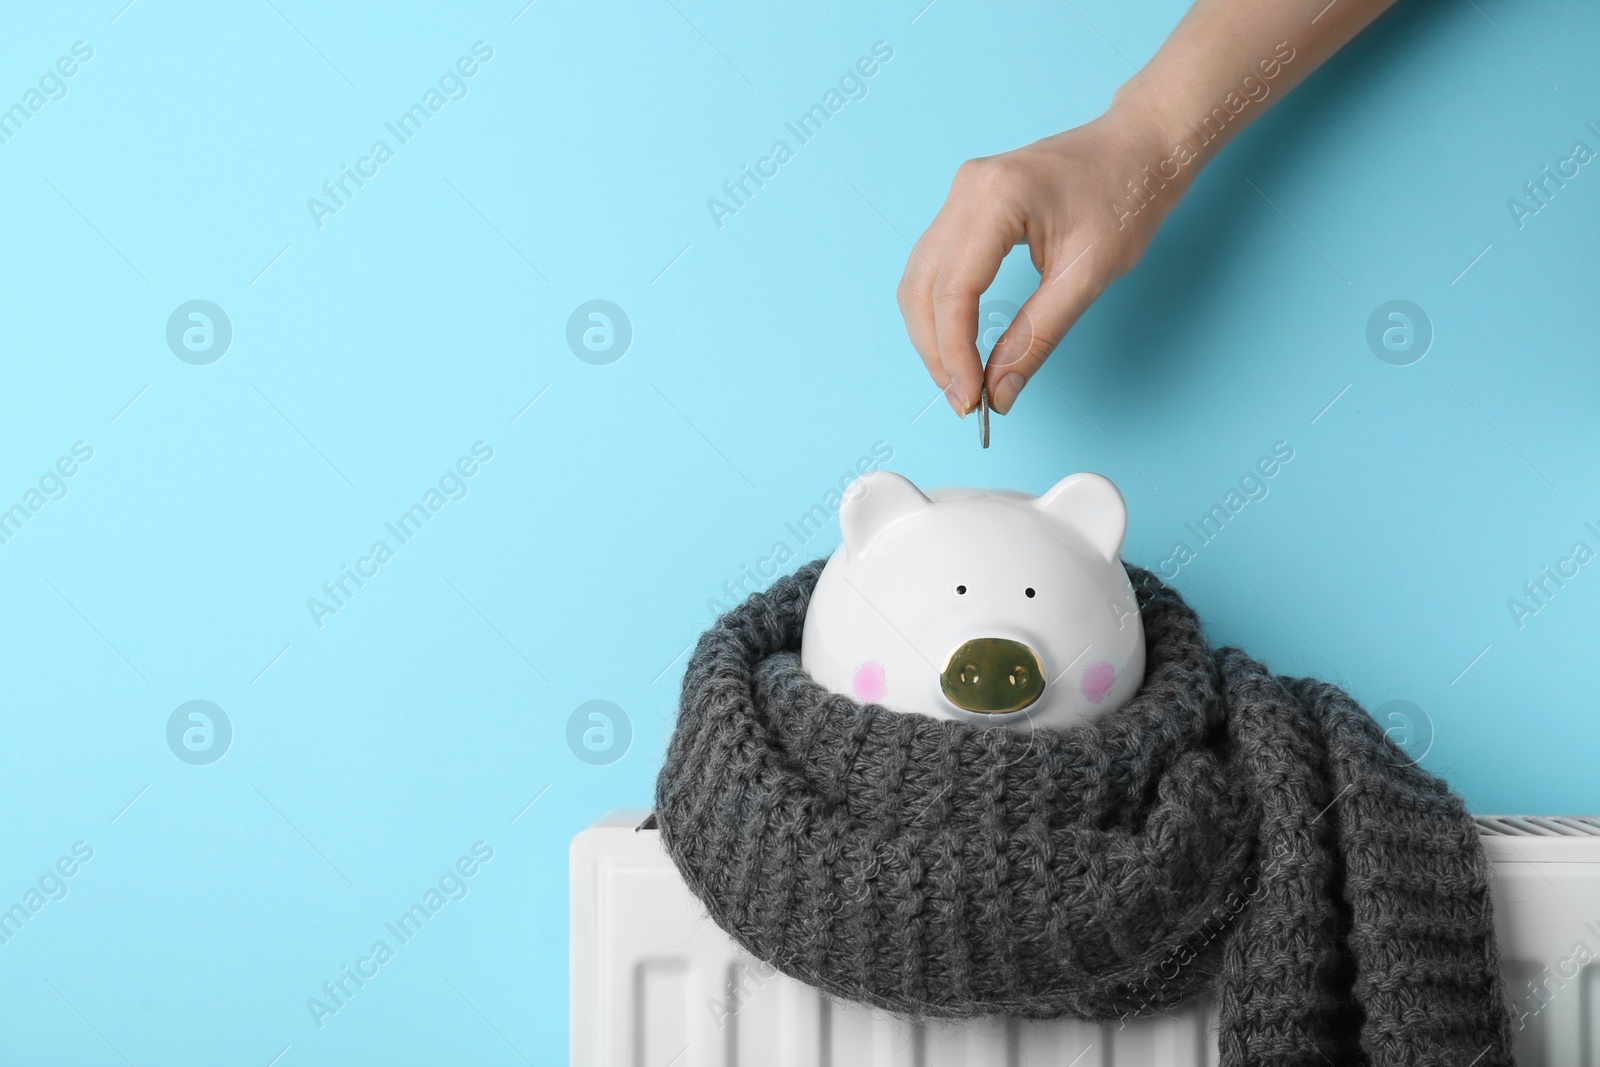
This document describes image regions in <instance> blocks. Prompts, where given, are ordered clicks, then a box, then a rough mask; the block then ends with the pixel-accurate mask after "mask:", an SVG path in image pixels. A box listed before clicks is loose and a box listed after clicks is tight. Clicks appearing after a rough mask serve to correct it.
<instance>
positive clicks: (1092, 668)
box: [1078, 660, 1117, 704]
mask: <svg viewBox="0 0 1600 1067" xmlns="http://www.w3.org/2000/svg"><path fill="white" fill-rule="evenodd" d="M1116 684H1117V669H1116V668H1115V667H1113V666H1112V665H1111V664H1109V663H1107V662H1106V661H1105V660H1097V661H1096V662H1094V663H1091V664H1089V666H1087V667H1085V668H1084V669H1083V680H1082V681H1081V682H1079V683H1078V688H1080V689H1082V690H1083V695H1084V699H1086V700H1088V701H1089V703H1091V704H1098V703H1100V702H1101V701H1102V700H1104V699H1105V698H1106V694H1107V693H1109V692H1111V687H1112V686H1114V685H1116Z"/></svg>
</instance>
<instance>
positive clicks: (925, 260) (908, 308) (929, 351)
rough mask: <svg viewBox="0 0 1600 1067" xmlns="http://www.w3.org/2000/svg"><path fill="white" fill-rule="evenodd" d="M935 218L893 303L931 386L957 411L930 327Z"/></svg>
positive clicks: (915, 250) (935, 271)
mask: <svg viewBox="0 0 1600 1067" xmlns="http://www.w3.org/2000/svg"><path fill="white" fill-rule="evenodd" d="M937 225H938V219H935V220H934V223H933V225H930V226H929V227H928V231H927V232H926V233H924V234H923V235H922V237H921V239H919V240H918V241H917V243H916V245H915V246H913V247H912V249H911V256H910V258H909V259H907V260H906V269H905V272H904V273H903V274H902V275H901V276H900V286H899V288H898V289H896V290H895V300H896V302H897V303H898V304H899V305H900V317H901V318H903V319H904V320H905V324H906V334H907V336H909V337H910V338H911V347H912V348H914V349H916V351H917V355H918V356H920V357H921V358H922V365H923V366H924V367H926V368H927V371H928V376H929V377H930V378H932V379H933V384H934V385H937V386H938V387H939V388H940V389H942V390H945V397H946V399H948V400H949V401H950V406H951V407H952V408H955V409H956V411H957V412H960V411H961V409H960V408H959V407H958V406H957V405H958V401H957V400H956V398H955V396H954V395H953V394H952V393H950V392H949V385H950V376H949V375H948V374H946V373H945V372H944V361H943V360H941V359H940V358H939V344H938V341H937V333H936V331H935V330H934V325H933V285H934V282H935V281H936V280H937V278H938V276H939V275H938V268H937V266H936V264H935V262H934V260H933V258H932V256H931V255H930V254H929V249H930V248H931V247H933V246H935V245H937V243H938V234H937V231H936V226H937Z"/></svg>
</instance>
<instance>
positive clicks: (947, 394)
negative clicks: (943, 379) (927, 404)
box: [944, 382, 967, 419]
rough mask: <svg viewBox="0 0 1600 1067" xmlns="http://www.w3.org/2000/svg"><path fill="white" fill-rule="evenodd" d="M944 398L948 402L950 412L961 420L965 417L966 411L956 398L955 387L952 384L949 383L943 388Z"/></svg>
mask: <svg viewBox="0 0 1600 1067" xmlns="http://www.w3.org/2000/svg"><path fill="white" fill-rule="evenodd" d="M944 398H945V399H946V400H948V401H950V410H951V411H954V412H955V413H956V414H957V415H959V416H961V417H962V418H963V419H964V418H966V417H967V409H966V408H964V407H963V406H962V405H961V400H960V399H959V398H958V397H957V396H956V385H955V383H954V382H951V383H950V384H949V385H947V386H945V390H944Z"/></svg>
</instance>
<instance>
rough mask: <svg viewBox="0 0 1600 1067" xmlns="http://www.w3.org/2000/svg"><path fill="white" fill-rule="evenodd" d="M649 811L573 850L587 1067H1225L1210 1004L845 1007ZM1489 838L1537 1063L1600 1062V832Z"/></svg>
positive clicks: (1486, 830)
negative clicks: (766, 949) (1009, 1012)
mask: <svg viewBox="0 0 1600 1067" xmlns="http://www.w3.org/2000/svg"><path fill="white" fill-rule="evenodd" d="M647 815H648V813H647V812H642V811H630V812H615V813H613V814H611V815H608V816H607V817H606V818H605V819H603V820H601V821H600V822H599V823H597V824H596V825H595V826H593V827H590V828H589V829H588V830H585V831H584V832H583V833H581V834H579V835H578V836H577V837H576V838H575V839H574V840H573V843H572V851H571V894H572V896H571V911H572V936H571V969H572V980H571V997H572V1004H571V1049H572V1058H571V1063H572V1067H1216V1064H1217V1049H1216V1040H1215V1027H1216V1014H1215V1008H1214V1006H1213V1005H1212V1004H1210V1003H1209V1002H1208V1001H1207V1000H1206V999H1204V998H1202V999H1200V1000H1196V1001H1193V1002H1191V1003H1189V1004H1187V1005H1185V1006H1184V1007H1183V1008H1181V1009H1179V1010H1177V1011H1175V1012H1173V1013H1172V1014H1171V1015H1170V1016H1163V1017H1158V1018H1151V1019H1138V1020H1129V1021H1128V1022H1127V1023H1126V1024H1124V1025H1121V1026H1117V1025H1111V1026H1096V1025H1092V1024H1087V1023H1078V1022H1072V1021H1066V1020H1056V1021H1050V1022H1034V1021H1026V1020H1017V1019H985V1020H981V1021H977V1022H968V1023H961V1024H958V1023H935V1024H928V1025H918V1024H915V1023H911V1022H908V1021H907V1020H904V1019H901V1018H898V1017H895V1016H893V1015H890V1014H888V1013H886V1012H881V1011H874V1010H871V1009H867V1008H862V1007H860V1006H856V1005H850V1004H844V1003H840V1002H837V1001H834V1000H832V999H830V998H828V997H826V996H824V995H822V994H821V993H819V992H817V991H816V990H815V989H812V988H811V987H809V986H806V985H804V984H803V983H800V982H796V981H794V980H792V979H790V978H787V977H785V976H783V975H781V974H778V973H777V972H776V971H774V970H772V969H771V968H768V967H767V966H766V965H765V964H763V963H761V962H760V961H757V960H752V959H751V958H749V957H748V956H747V955H745V954H744V953H743V952H742V951H740V950H739V949H738V948H737V947H736V946H735V945H734V944H733V942H732V941H730V940H729V939H728V937H727V935H726V934H724V933H723V932H722V931H721V930H720V929H718V927H717V926H716V924H715V923H713V922H711V920H710V918H709V917H708V916H707V915H706V913H705V911H704V910H703V909H702V908H701V907H700V904H699V902H698V901H696V900H695V899H694V897H693V896H692V895H691V894H690V893H689V891H688V889H687V887H685V886H684V884H683V882H682V880H681V879H680V878H679V877H678V873H677V871H676V870H675V869H674V868H673V866H672V862H671V861H670V860H669V859H668V858H667V857H666V855H665V853H664V852H662V850H661V846H660V840H659V835H658V834H657V833H656V831H655V830H653V829H639V827H640V826H641V824H643V823H644V821H645V817H646V816H647ZM1479 826H1480V830H1481V832H1482V833H1483V834H1484V837H1483V841H1484V846H1485V848H1486V849H1487V850H1488V853H1489V856H1490V859H1491V860H1492V861H1493V862H1494V867H1495V885H1494V893H1495V921H1496V925H1497V927H1498V932H1499V937H1500V945H1501V955H1502V958H1503V959H1502V962H1503V965H1504V966H1503V969H1504V972H1505V974H1506V978H1507V982H1508V984H1509V987H1510V991H1511V994H1512V998H1513V1002H1514V1005H1515V1009H1516V1012H1517V1014H1518V1016H1519V1018H1518V1022H1519V1024H1520V1029H1519V1037H1518V1046H1517V1062H1518V1064H1519V1067H1600V1025H1597V1024H1600V1016H1597V1014H1596V1013H1597V1011H1600V821H1597V820H1592V819H1573V818H1565V817H1560V818H1541V817H1511V816H1497V817H1488V818H1484V819H1480V820H1479Z"/></svg>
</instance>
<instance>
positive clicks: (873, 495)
mask: <svg viewBox="0 0 1600 1067" xmlns="http://www.w3.org/2000/svg"><path fill="white" fill-rule="evenodd" d="M932 506H933V501H931V500H929V499H928V498H927V497H925V496H923V495H922V491H921V490H920V489H918V488H917V487H916V486H914V485H912V484H911V483H910V482H909V481H907V480H906V479H905V478H902V477H901V476H900V475H898V474H893V473H891V472H889V471H873V472H872V473H871V474H865V475H862V476H861V477H860V478H857V479H856V480H855V481H853V482H851V483H850V488H849V489H848V490H846V491H845V494H844V502H843V503H842V504H841V505H840V506H839V532H840V533H842V534H843V535H844V543H845V546H846V547H847V548H849V549H850V551H852V552H863V551H865V550H866V548H867V546H868V545H870V544H871V543H872V539H873V538H875V537H877V536H878V534H880V533H882V532H883V531H884V530H886V529H888V528H889V527H890V526H892V525H894V524H895V523H897V522H899V521H900V520H901V519H905V518H909V517H910V516H912V515H916V514H919V513H921V512H922V511H923V510H925V509H927V508H931V507H932Z"/></svg>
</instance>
